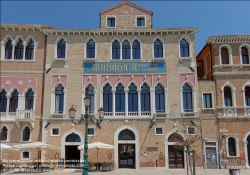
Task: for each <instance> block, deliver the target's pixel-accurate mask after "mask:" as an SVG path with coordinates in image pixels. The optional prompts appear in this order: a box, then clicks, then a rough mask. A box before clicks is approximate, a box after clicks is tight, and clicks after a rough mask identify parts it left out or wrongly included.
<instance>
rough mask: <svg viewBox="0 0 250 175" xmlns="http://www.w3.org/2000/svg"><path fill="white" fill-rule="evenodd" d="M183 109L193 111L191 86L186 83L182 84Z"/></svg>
mask: <svg viewBox="0 0 250 175" xmlns="http://www.w3.org/2000/svg"><path fill="white" fill-rule="evenodd" d="M182 95H183V111H184V112H193V99H192V87H191V86H189V85H188V84H187V83H186V84H185V85H184V86H183V91H182Z"/></svg>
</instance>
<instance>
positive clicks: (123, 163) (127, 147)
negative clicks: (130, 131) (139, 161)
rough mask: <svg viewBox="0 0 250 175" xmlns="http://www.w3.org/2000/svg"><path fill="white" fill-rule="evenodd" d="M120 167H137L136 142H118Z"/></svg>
mask: <svg viewBox="0 0 250 175" xmlns="http://www.w3.org/2000/svg"><path fill="white" fill-rule="evenodd" d="M118 151H119V153H118V156H119V168H133V169H134V168H135V144H118Z"/></svg>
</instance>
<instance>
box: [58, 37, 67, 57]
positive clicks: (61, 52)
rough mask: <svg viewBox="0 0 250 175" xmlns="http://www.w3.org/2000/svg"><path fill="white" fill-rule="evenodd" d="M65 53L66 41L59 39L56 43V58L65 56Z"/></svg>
mask: <svg viewBox="0 0 250 175" xmlns="http://www.w3.org/2000/svg"><path fill="white" fill-rule="evenodd" d="M65 53H66V42H65V41H64V40H63V39H61V40H60V41H59V42H58V43H57V58H65V55H66V54H65Z"/></svg>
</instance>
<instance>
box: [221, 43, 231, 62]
mask: <svg viewBox="0 0 250 175" xmlns="http://www.w3.org/2000/svg"><path fill="white" fill-rule="evenodd" d="M221 63H222V64H229V55H228V50H227V48H226V47H222V48H221Z"/></svg>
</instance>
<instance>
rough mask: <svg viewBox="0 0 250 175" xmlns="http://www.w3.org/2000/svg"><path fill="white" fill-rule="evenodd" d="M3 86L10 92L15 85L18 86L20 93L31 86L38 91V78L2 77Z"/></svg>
mask: <svg viewBox="0 0 250 175" xmlns="http://www.w3.org/2000/svg"><path fill="white" fill-rule="evenodd" d="M0 79H1V86H2V87H3V88H4V89H5V90H6V91H7V92H9V91H10V90H11V89H12V88H13V87H16V88H17V90H18V92H19V94H22V93H23V91H24V90H25V89H26V88H27V87H28V86H31V87H32V90H33V91H34V92H36V88H37V87H36V86H37V79H36V77H0Z"/></svg>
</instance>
